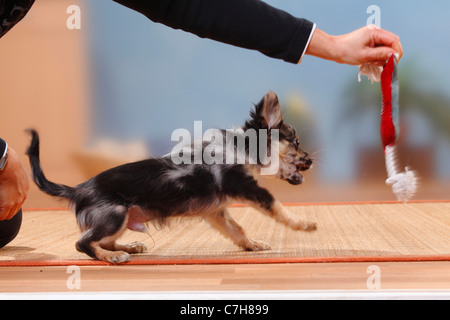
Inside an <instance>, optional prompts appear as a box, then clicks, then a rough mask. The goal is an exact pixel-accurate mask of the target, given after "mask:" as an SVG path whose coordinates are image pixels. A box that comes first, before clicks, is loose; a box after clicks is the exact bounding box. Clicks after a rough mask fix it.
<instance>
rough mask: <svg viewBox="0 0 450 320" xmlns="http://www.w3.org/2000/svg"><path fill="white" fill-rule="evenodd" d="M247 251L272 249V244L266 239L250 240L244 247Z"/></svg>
mask: <svg viewBox="0 0 450 320" xmlns="http://www.w3.org/2000/svg"><path fill="white" fill-rule="evenodd" d="M244 249H245V250H247V251H264V250H271V249H272V248H271V246H270V245H268V244H267V243H266V242H264V241H256V240H250V241H249V243H247V245H246V246H245V248H244Z"/></svg>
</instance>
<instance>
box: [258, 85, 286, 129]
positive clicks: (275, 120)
mask: <svg viewBox="0 0 450 320" xmlns="http://www.w3.org/2000/svg"><path fill="white" fill-rule="evenodd" d="M261 116H262V117H263V118H264V120H265V122H266V123H267V128H268V130H270V129H276V128H279V127H280V124H281V121H282V120H283V119H282V116H281V111H280V103H279V102H278V97H277V95H276V94H275V92H273V91H270V92H269V93H267V94H266V95H265V96H264V102H263V105H262V109H261Z"/></svg>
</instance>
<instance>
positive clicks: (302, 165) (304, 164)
mask: <svg viewBox="0 0 450 320" xmlns="http://www.w3.org/2000/svg"><path fill="white" fill-rule="evenodd" d="M312 163H313V162H312V160H311V158H309V157H305V158H302V159H301V160H300V162H299V163H298V164H297V169H298V170H300V171H305V170H308V169H309V168H310V167H311V165H312Z"/></svg>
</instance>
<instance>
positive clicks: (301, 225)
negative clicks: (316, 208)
mask: <svg viewBox="0 0 450 320" xmlns="http://www.w3.org/2000/svg"><path fill="white" fill-rule="evenodd" d="M291 227H292V229H294V230H299V231H316V230H317V224H316V223H315V222H304V221H299V222H297V223H295V224H294V225H291Z"/></svg>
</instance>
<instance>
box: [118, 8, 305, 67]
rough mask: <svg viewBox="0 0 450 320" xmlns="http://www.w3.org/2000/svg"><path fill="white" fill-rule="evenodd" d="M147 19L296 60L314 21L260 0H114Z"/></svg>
mask: <svg viewBox="0 0 450 320" xmlns="http://www.w3.org/2000/svg"><path fill="white" fill-rule="evenodd" d="M114 1H115V2H118V3H120V4H122V5H124V6H127V7H129V8H131V9H133V10H136V11H138V12H140V13H142V14H144V15H145V16H146V17H148V18H149V19H150V20H152V21H154V22H158V23H162V24H165V25H167V26H169V27H172V28H175V29H182V30H184V31H188V32H191V33H194V34H196V35H197V36H199V37H201V38H209V39H213V40H217V41H220V42H224V43H227V44H231V45H234V46H238V47H242V48H246V49H252V50H258V51H260V52H262V53H263V54H265V55H267V56H269V57H272V58H277V59H282V60H284V61H287V62H291V63H297V62H298V61H299V60H300V58H301V57H302V55H303V53H304V51H305V48H306V46H307V44H308V41H309V38H310V35H311V32H312V31H313V28H314V24H313V23H312V22H310V21H308V20H305V19H300V18H296V17H293V16H292V15H290V14H289V13H286V12H284V11H282V10H279V9H276V8H274V7H271V6H269V5H268V4H266V3H264V2H262V1H260V0H114Z"/></svg>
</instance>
